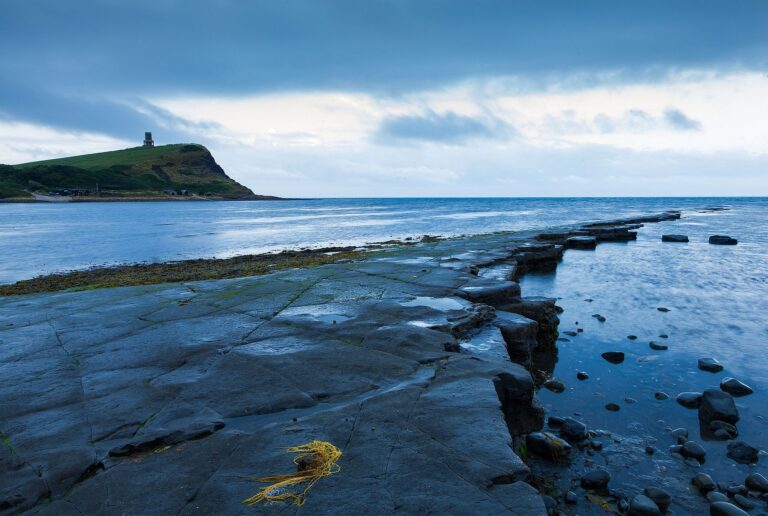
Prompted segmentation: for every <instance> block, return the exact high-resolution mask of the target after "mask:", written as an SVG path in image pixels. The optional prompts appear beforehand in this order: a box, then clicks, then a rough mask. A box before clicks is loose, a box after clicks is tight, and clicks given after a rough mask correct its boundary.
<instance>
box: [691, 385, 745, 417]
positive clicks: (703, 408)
mask: <svg viewBox="0 0 768 516" xmlns="http://www.w3.org/2000/svg"><path fill="white" fill-rule="evenodd" d="M699 420H700V421H703V422H704V423H707V424H709V423H710V422H712V421H725V422H726V423H730V424H736V423H737V422H738V421H739V411H738V409H737V408H736V403H734V401H733V397H732V396H731V395H730V394H728V393H727V392H723V391H721V390H719V389H707V390H705V391H704V394H702V397H701V404H700V405H699Z"/></svg>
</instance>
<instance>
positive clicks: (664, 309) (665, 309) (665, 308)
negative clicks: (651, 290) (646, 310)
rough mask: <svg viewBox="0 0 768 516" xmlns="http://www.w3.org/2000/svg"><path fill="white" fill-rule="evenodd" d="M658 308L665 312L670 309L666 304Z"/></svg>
mask: <svg viewBox="0 0 768 516" xmlns="http://www.w3.org/2000/svg"><path fill="white" fill-rule="evenodd" d="M656 310H658V311H659V312H665V313H666V312H669V311H670V310H669V308H667V307H665V306H660V307H658V308H657V309H656Z"/></svg>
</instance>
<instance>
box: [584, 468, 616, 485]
mask: <svg viewBox="0 0 768 516" xmlns="http://www.w3.org/2000/svg"><path fill="white" fill-rule="evenodd" d="M610 481H611V475H610V473H608V472H607V471H606V470H604V469H595V470H592V471H590V472H589V473H587V474H586V475H584V476H583V477H581V487H583V488H584V489H592V490H601V489H605V488H606V487H608V482H610Z"/></svg>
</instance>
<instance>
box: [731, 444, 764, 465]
mask: <svg viewBox="0 0 768 516" xmlns="http://www.w3.org/2000/svg"><path fill="white" fill-rule="evenodd" d="M758 453H759V450H758V449H757V448H755V447H754V446H751V445H749V444H747V443H745V442H744V441H734V442H731V443H728V457H729V458H731V459H733V460H735V461H736V462H738V463H739V464H755V463H756V462H757V459H758Z"/></svg>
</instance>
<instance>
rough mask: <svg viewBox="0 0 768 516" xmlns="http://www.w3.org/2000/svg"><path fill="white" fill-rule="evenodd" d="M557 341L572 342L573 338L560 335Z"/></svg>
mask: <svg viewBox="0 0 768 516" xmlns="http://www.w3.org/2000/svg"><path fill="white" fill-rule="evenodd" d="M557 342H571V339H566V338H565V337H558V339H557Z"/></svg>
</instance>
